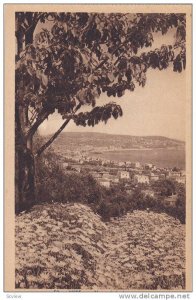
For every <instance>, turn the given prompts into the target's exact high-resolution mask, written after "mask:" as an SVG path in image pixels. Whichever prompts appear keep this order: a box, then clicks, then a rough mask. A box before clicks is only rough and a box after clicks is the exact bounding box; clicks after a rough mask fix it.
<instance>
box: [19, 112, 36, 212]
mask: <svg viewBox="0 0 196 300" xmlns="http://www.w3.org/2000/svg"><path fill="white" fill-rule="evenodd" d="M20 120H21V118H20V114H19V109H18V108H17V107H16V114H15V128H16V133H15V211H16V213H19V212H21V211H23V210H28V209H29V208H31V207H32V205H33V204H34V203H35V202H36V201H35V163H34V155H33V151H32V138H28V139H25V137H24V133H23V130H22V126H21V124H20ZM23 126H24V124H23Z"/></svg>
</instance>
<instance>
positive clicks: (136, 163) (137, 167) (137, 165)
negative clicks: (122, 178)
mask: <svg viewBox="0 0 196 300" xmlns="http://www.w3.org/2000/svg"><path fill="white" fill-rule="evenodd" d="M131 166H132V167H133V168H135V169H140V168H141V164H140V162H138V161H136V162H133V163H132V164H131Z"/></svg>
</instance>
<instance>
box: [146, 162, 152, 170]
mask: <svg viewBox="0 0 196 300" xmlns="http://www.w3.org/2000/svg"><path fill="white" fill-rule="evenodd" d="M144 167H145V169H152V168H153V164H151V163H147V164H145V165H144Z"/></svg>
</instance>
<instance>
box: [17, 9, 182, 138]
mask: <svg viewBox="0 0 196 300" xmlns="http://www.w3.org/2000/svg"><path fill="white" fill-rule="evenodd" d="M47 19H50V20H51V19H52V21H53V26H52V28H51V30H50V31H48V30H46V29H43V30H42V31H41V32H39V33H38V34H37V35H36V36H35V38H34V41H33V43H31V44H28V43H27V44H26V47H25V49H24V50H23V51H22V52H20V53H19V59H18V58H17V61H16V103H18V104H19V105H20V106H23V107H26V108H27V109H28V112H29V123H28V122H27V123H28V126H29V131H28V133H29V132H32V131H31V130H30V128H31V127H32V126H34V127H33V129H34V130H33V132H34V131H36V129H37V128H38V127H39V125H40V124H41V123H42V122H43V120H45V119H46V118H47V117H48V115H49V114H52V113H54V112H55V110H57V111H58V113H59V114H61V116H62V118H63V119H73V121H74V122H75V123H76V124H77V125H82V126H86V125H88V126H94V125H96V124H98V123H99V122H100V121H103V122H107V120H108V119H109V118H111V117H114V118H115V119H117V118H118V117H119V116H122V110H121V109H120V107H119V106H118V105H117V104H115V103H114V102H111V103H109V104H107V105H105V106H103V107H99V106H96V105H97V99H98V98H99V96H100V95H101V93H107V96H108V97H110V96H113V97H121V96H123V95H124V93H125V91H126V90H129V91H134V89H135V87H136V85H137V84H138V85H141V86H145V83H146V73H147V70H148V69H149V68H153V69H159V70H162V69H166V68H167V67H168V66H169V64H170V63H173V69H174V71H176V72H181V71H182V69H183V68H185V66H186V52H185V39H186V19H185V15H184V14H120V13H119V14H118V13H117V14H113V13H111V14H104V13H99V14H98V13H17V14H16V37H17V40H18V41H19V40H20V37H21V36H24V35H26V34H27V32H28V30H29V29H30V28H31V27H34V28H35V26H36V24H37V23H38V21H39V22H45V21H47ZM30 24H31V25H30ZM170 28H176V42H175V44H174V45H162V46H161V48H160V49H155V50H150V51H147V50H146V49H147V48H148V47H151V46H152V45H153V42H154V36H153V33H156V32H161V34H166V33H167V32H168V30H169V29H170ZM141 49H144V52H143V53H142V50H141ZM84 105H88V106H92V107H94V108H93V109H92V111H91V112H84V110H82V111H81V112H80V113H79V114H76V111H77V110H78V109H80V108H81V106H84ZM43 113H44V115H43ZM28 133H27V134H28Z"/></svg>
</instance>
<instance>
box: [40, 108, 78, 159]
mask: <svg viewBox="0 0 196 300" xmlns="http://www.w3.org/2000/svg"><path fill="white" fill-rule="evenodd" d="M80 107H81V104H80V103H79V104H78V105H77V107H76V109H75V111H74V113H76V111H78V110H79V109H80ZM71 119H72V116H71V117H70V118H69V119H67V120H66V121H65V122H64V123H63V124H62V125H61V127H60V128H59V129H58V130H57V131H56V132H55V134H54V135H53V136H52V137H51V138H50V139H49V140H48V141H47V142H46V143H45V144H44V145H42V146H41V148H40V149H39V150H38V151H37V153H36V154H35V156H40V155H41V154H42V153H43V152H44V150H46V148H48V147H49V146H50V145H51V144H52V143H53V141H54V140H55V139H56V138H57V137H58V135H59V134H60V133H61V132H62V131H63V129H64V128H65V127H66V126H67V124H68V123H69V122H70V120H71Z"/></svg>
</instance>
